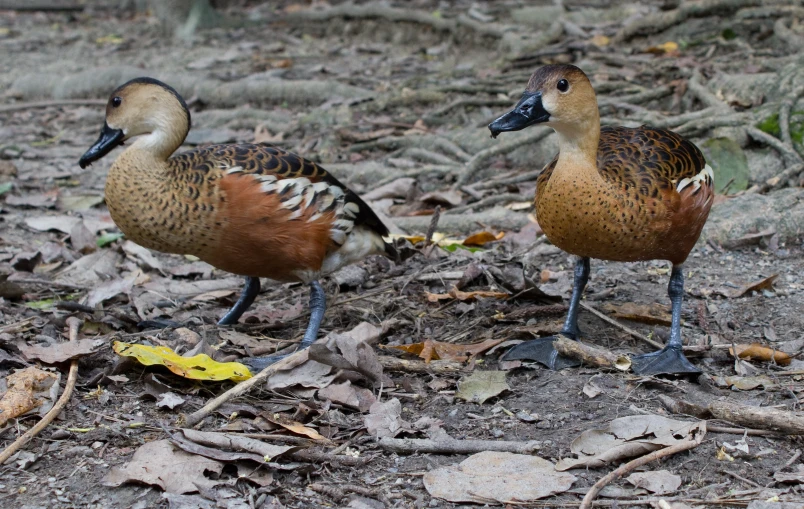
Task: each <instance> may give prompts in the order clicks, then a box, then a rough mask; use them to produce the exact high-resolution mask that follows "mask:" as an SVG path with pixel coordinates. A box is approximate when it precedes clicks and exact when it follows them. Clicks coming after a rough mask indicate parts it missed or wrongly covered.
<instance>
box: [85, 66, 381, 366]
mask: <svg viewBox="0 0 804 509" xmlns="http://www.w3.org/2000/svg"><path fill="white" fill-rule="evenodd" d="M189 130H190V112H189V110H188V109H187V104H186V103H185V102H184V100H183V99H182V98H181V96H180V95H179V94H178V93H177V92H176V91H175V90H174V89H173V88H171V87H169V86H168V85H166V84H164V83H162V82H160V81H157V80H155V79H151V78H137V79H134V80H131V81H129V82H128V83H126V84H124V85H122V86H120V87H119V88H118V89H117V90H115V91H114V92H113V93H112V95H111V97H110V98H109V102H108V104H107V106H106V122H105V124H104V125H103V129H102V130H101V134H100V138H98V141H97V142H95V144H94V145H93V146H92V147H91V148H90V149H89V150H87V152H86V153H85V154H84V155H83V156H82V157H81V160H80V161H79V164H80V165H81V167H82V168H86V167H87V166H88V165H89V164H91V163H92V162H93V161H96V160H98V159H100V158H102V157H103V156H105V155H106V154H108V153H109V152H110V151H111V150H112V149H114V148H115V147H117V146H118V145H122V144H123V142H124V141H126V140H128V139H130V138H134V137H136V139H135V140H134V141H133V143H132V144H131V145H130V146H129V147H128V148H127V149H126V150H124V151H123V152H122V153H121V154H120V155H119V156H118V158H117V160H115V162H114V164H113V165H112V167H111V169H110V170H109V176H108V179H107V181H106V204H107V205H108V207H109V212H110V213H111V216H112V218H113V219H114V222H115V223H116V224H117V226H119V227H120V230H122V231H123V233H125V234H126V236H127V237H128V238H129V239H131V240H132V241H134V242H136V243H138V244H140V245H142V246H145V247H148V248H151V249H155V250H158V251H162V252H166V253H179V254H191V255H195V256H197V257H198V258H200V259H201V260H204V261H205V262H207V263H209V264H211V265H213V266H215V267H217V268H219V269H222V270H226V271H228V272H233V273H235V274H240V275H243V276H246V285H245V287H244V289H243V292H242V294H241V296H240V298H239V299H238V301H237V303H236V304H235V305H234V306H233V307H232V309H231V310H230V311H229V312H228V313H226V314H225V315H224V316H223V318H221V319H220V321H219V322H218V323H219V324H221V325H227V324H233V323H236V322H237V320H238V319H239V318H240V316H241V315H242V314H243V313H244V312H245V311H246V310H247V309H248V308H249V306H251V304H252V303H253V302H254V299H255V298H256V296H257V293H258V292H259V290H260V280H259V278H261V277H266V278H270V279H274V280H277V281H285V282H292V281H299V282H303V283H307V284H309V285H310V286H311V294H310V308H311V316H310V322H309V324H308V326H307V330H306V332H305V335H304V339H303V340H302V343H301V345H300V348H305V347H307V346H309V345H310V344H311V343H312V342H313V341H315V339H316V337H317V335H318V329H319V326H320V324H321V321H322V320H323V318H324V311H325V309H326V299H325V294H324V290H323V289H322V287H321V285H320V284H319V283H318V279H319V278H320V277H322V276H324V275H326V274H328V273H331V272H333V271H335V270H337V269H339V268H340V267H343V266H344V265H348V264H350V263H354V262H356V261H358V260H360V259H362V258H364V257H366V256H368V255H371V254H385V255H388V256H392V257H393V256H395V251H394V248H393V246H391V245H389V244H388V243H386V242H385V241H384V240H383V237H384V236H386V235H387V234H388V229H387V228H386V227H385V225H383V224H382V222H381V221H380V220H379V219H378V218H377V216H376V215H375V214H374V212H373V211H372V210H371V209H370V208H369V207H368V205H366V204H365V202H363V200H361V199H360V198H359V197H358V196H357V195H356V194H355V193H353V192H352V191H350V190H349V189H348V188H347V187H346V186H344V185H343V184H341V183H340V182H339V181H338V180H337V179H336V178H335V177H333V176H332V175H330V174H329V173H327V172H326V171H325V170H324V169H323V168H321V167H320V166H318V165H316V164H315V163H312V162H310V161H307V160H305V159H303V158H301V157H299V156H297V155H296V154H292V153H290V152H286V151H284V150H281V149H278V148H275V147H271V146H267V145H262V144H248V143H241V144H227V145H211V146H207V147H203V148H198V149H195V150H190V151H187V152H183V153H181V154H177V155H172V154H173V152H175V151H176V149H178V148H179V146H181V144H182V143H183V142H184V139H185V138H186V136H187V133H188V132H189ZM278 358H279V357H277V356H274V357H264V358H254V359H251V360H250V362H249V364H250V365H251V366H252V367H255V368H257V369H260V368H262V367H264V366H266V365H268V364H270V363H271V362H274V361H276V360H278Z"/></svg>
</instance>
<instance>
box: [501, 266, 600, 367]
mask: <svg viewBox="0 0 804 509" xmlns="http://www.w3.org/2000/svg"><path fill="white" fill-rule="evenodd" d="M588 281H589V258H586V257H583V258H578V261H577V262H576V264H575V278H574V280H573V284H572V297H570V304H569V311H568V312H567V318H566V320H565V321H564V327H563V328H562V329H561V334H562V335H564V336H567V337H568V338H570V339H574V340H576V341H577V340H578V338H579V337H580V335H581V332H580V330H579V329H578V310H579V308H580V307H581V297H582V296H583V290H584V288H586V283H587V282H588ZM555 340H556V338H555V336H549V337H546V338H538V339H534V340H531V341H525V342H524V343H520V344H518V345H516V346H515V347H513V348H512V349H510V350H508V352H506V353H505V355H504V356H503V357H502V360H506V361H512V360H532V361H536V362H539V363H541V364H544V365H545V366H547V367H548V368H550V369H563V368H569V367H573V366H579V365H580V364H581V363H580V362H578V361H577V360H575V359H569V358H567V357H562V356H560V355H559V354H558V351H556V349H555V347H554V346H553V342H554V341H555Z"/></svg>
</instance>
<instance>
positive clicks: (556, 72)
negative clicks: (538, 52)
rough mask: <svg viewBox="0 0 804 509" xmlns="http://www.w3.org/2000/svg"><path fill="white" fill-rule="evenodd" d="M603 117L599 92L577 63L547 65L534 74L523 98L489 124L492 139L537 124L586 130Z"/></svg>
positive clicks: (560, 129)
mask: <svg viewBox="0 0 804 509" xmlns="http://www.w3.org/2000/svg"><path fill="white" fill-rule="evenodd" d="M599 119H600V117H599V113H598V109H597V99H596V98H595V91H594V89H593V88H592V84H591V83H590V82H589V78H587V77H586V74H584V73H583V71H582V70H580V69H579V68H577V67H575V66H574V65H547V66H545V67H542V68H540V69H538V70H537V71H536V72H534V73H533V75H532V76H531V77H530V81H528V86H527V88H526V89H525V92H524V93H523V94H522V99H520V100H519V102H518V103H517V105H516V106H515V107H514V109H513V110H511V111H509V112H508V113H506V114H505V115H503V116H501V117H500V118H498V119H497V120H495V121H494V122H492V123H491V124H489V130H490V131H491V136H492V138H496V137H497V135H498V134H500V133H502V132H505V131H519V130H522V129H524V128H526V127H529V126H532V125H535V124H546V125H549V126H550V127H552V128H553V129H555V130H556V131H559V132H561V131H565V132H567V131H572V130H575V129H585V128H587V127H588V125H589V124H590V123H591V122H598V123H599V121H600V120H599ZM598 125H599V124H598Z"/></svg>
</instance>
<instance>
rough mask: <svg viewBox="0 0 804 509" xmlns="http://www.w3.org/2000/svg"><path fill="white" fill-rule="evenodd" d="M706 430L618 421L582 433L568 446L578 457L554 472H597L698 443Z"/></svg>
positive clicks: (663, 421)
mask: <svg viewBox="0 0 804 509" xmlns="http://www.w3.org/2000/svg"><path fill="white" fill-rule="evenodd" d="M705 429H706V428H705V425H704V424H703V422H700V421H699V422H685V421H677V420H674V419H668V418H666V417H662V416H659V415H632V416H629V417H620V418H618V419H614V420H613V421H611V422H610V423H609V425H608V426H607V427H606V428H605V429H588V430H586V431H584V432H583V433H581V435H580V436H579V437H578V438H576V439H575V440H573V441H572V444H571V445H570V450H571V451H572V452H573V453H574V454H576V455H577V456H578V457H577V458H564V459H562V460H560V461H559V462H558V464H556V470H560V471H563V470H569V469H571V468H579V467H588V468H598V467H602V466H603V465H606V464H607V463H613V462H616V461H620V460H624V459H626V458H632V457H635V456H642V455H644V454H648V453H650V452H653V451H656V450H659V449H663V448H664V447H668V446H671V445H675V444H678V443H680V442H685V441H688V440H696V441H698V443H700V441H701V440H703V436H704V435H705V434H706V431H705Z"/></svg>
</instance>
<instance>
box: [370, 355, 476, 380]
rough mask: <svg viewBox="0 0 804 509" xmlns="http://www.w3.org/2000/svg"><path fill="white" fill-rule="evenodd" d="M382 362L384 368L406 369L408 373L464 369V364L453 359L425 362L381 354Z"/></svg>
mask: <svg viewBox="0 0 804 509" xmlns="http://www.w3.org/2000/svg"><path fill="white" fill-rule="evenodd" d="M379 360H380V364H382V367H383V369H387V370H389V371H405V372H408V373H435V374H453V375H454V374H456V373H460V372H461V371H463V369H464V367H463V364H461V363H460V362H453V361H444V360H438V361H430V362H424V361H419V360H413V359H399V358H397V357H391V356H390V355H380V356H379Z"/></svg>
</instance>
